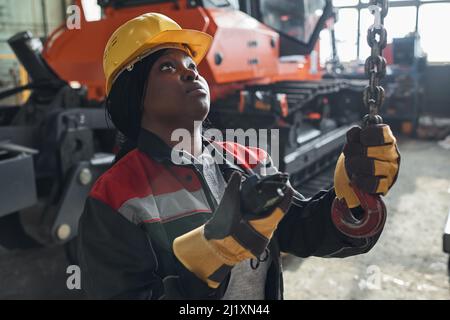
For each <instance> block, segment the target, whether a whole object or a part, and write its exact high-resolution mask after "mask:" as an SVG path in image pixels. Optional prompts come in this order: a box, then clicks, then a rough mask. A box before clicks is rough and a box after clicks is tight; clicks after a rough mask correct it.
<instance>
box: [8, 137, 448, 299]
mask: <svg viewBox="0 0 450 320" xmlns="http://www.w3.org/2000/svg"><path fill="white" fill-rule="evenodd" d="M400 151H401V154H402V166H401V170H400V177H399V179H398V182H397V184H396V185H395V187H394V188H393V189H392V191H391V192H390V194H389V196H388V197H387V198H386V205H387V208H388V213H389V218H388V221H387V225H386V228H385V230H384V233H383V234H382V236H381V238H380V240H379V242H378V243H377V245H376V246H375V247H374V248H373V249H372V251H370V252H369V253H368V254H366V255H362V256H357V257H350V258H346V259H320V258H309V259H298V258H295V257H292V256H288V257H285V258H284V262H285V263H284V269H285V297H286V299H450V289H449V282H448V278H447V259H448V256H447V255H446V254H444V253H443V252H442V233H443V229H444V225H445V220H446V216H447V213H448V212H449V208H450V150H444V149H443V148H441V147H440V146H438V144H437V143H436V142H435V141H420V140H410V139H401V141H400ZM68 265H69V263H68V262H67V260H66V258H65V255H64V251H63V250H62V248H61V247H55V248H42V249H38V250H36V249H33V250H29V251H27V252H22V251H20V252H16V253H13V254H12V255H7V256H2V258H1V259H0V270H1V276H0V299H5V298H6V299H18V298H19V299H23V298H24V299H36V298H40V299H49V298H50V299H52V298H53V299H54V298H57V299H79V298H83V297H84V296H83V294H82V291H80V290H72V291H69V290H68V289H67V287H66V279H67V277H68V276H69V274H67V273H66V268H67V266H68Z"/></svg>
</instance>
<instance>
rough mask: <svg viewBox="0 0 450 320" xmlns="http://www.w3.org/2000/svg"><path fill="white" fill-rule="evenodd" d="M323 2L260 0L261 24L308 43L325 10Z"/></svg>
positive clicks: (322, 0) (313, 0)
mask: <svg viewBox="0 0 450 320" xmlns="http://www.w3.org/2000/svg"><path fill="white" fill-rule="evenodd" d="M325 5H326V1H325V0H294V1H293V0H261V2H260V12H261V17H262V22H263V23H265V24H267V25H268V26H270V27H272V28H273V29H275V30H277V31H280V32H282V33H284V34H286V35H288V36H291V37H293V38H295V39H297V40H299V41H301V42H304V43H308V42H309V40H310V38H311V36H312V34H313V32H314V30H315V28H316V26H317V23H318V22H319V19H320V17H321V16H322V14H323V10H324V8H325Z"/></svg>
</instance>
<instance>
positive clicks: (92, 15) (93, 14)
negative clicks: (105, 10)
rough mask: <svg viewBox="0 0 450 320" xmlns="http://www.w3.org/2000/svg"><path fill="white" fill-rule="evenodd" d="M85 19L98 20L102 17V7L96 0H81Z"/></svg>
mask: <svg viewBox="0 0 450 320" xmlns="http://www.w3.org/2000/svg"><path fill="white" fill-rule="evenodd" d="M81 4H82V6H83V12H84V16H85V18H86V21H98V20H100V19H101V18H102V8H101V7H100V6H99V5H98V4H97V0H81Z"/></svg>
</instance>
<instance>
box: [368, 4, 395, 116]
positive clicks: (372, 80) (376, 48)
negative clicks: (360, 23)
mask: <svg viewBox="0 0 450 320" xmlns="http://www.w3.org/2000/svg"><path fill="white" fill-rule="evenodd" d="M369 10H370V11H371V13H372V14H373V15H374V17H375V22H374V24H373V25H371V26H370V27H369V30H368V31H367V43H368V44H369V46H370V48H371V54H370V56H369V57H368V58H367V59H366V63H365V72H366V75H367V77H368V78H369V85H368V86H367V87H366V88H365V89H364V94H363V99H364V104H365V105H366V106H367V107H368V109H369V114H367V115H366V116H365V117H364V120H363V121H364V123H365V124H366V125H367V124H378V123H381V122H382V121H383V119H382V118H381V117H380V116H379V115H378V111H379V109H380V108H381V106H382V105H383V102H384V97H385V92H384V89H383V87H382V86H381V85H380V82H381V79H382V78H384V76H385V75H386V64H387V63H386V59H385V58H384V57H383V49H384V48H386V45H387V31H386V29H385V28H384V25H383V23H384V18H385V17H386V15H387V14H388V11H389V1H388V0H371V1H370V3H369Z"/></svg>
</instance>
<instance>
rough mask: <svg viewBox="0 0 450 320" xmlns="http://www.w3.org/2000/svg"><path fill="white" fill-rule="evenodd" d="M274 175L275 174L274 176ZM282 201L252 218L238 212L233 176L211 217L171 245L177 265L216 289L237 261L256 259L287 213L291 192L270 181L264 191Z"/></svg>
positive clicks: (236, 180) (238, 194) (238, 195)
mask: <svg viewBox="0 0 450 320" xmlns="http://www.w3.org/2000/svg"><path fill="white" fill-rule="evenodd" d="M274 176H276V175H274ZM267 189H269V190H268V191H269V193H275V194H276V193H277V191H279V190H278V189H280V190H282V195H283V196H282V198H280V201H279V202H278V204H274V206H271V207H270V209H269V210H267V211H265V212H262V213H261V214H258V215H254V214H248V213H247V212H245V213H244V212H242V207H241V204H242V203H241V175H240V174H239V173H233V175H232V176H231V178H230V181H229V182H228V185H227V187H226V189H225V193H224V195H223V198H222V200H221V202H220V204H219V207H218V208H217V210H216V211H215V212H214V214H213V217H212V218H211V219H210V220H209V221H208V222H207V223H206V224H204V225H202V226H201V227H199V228H197V229H194V230H192V231H190V232H188V233H186V234H184V235H182V236H180V237H178V238H176V239H175V240H174V242H173V251H174V253H175V256H176V257H177V258H178V260H180V262H181V263H182V264H183V265H184V266H185V267H186V268H187V269H188V270H189V271H190V272H192V273H194V274H195V275H196V276H197V277H198V278H200V279H202V280H203V281H205V282H206V283H207V284H208V286H209V287H211V288H217V287H218V286H219V285H220V283H221V282H222V281H223V280H224V279H225V278H226V276H227V274H228V273H229V272H230V271H231V269H232V267H233V266H234V265H235V264H237V263H238V262H240V261H242V260H246V259H250V258H258V257H259V256H260V255H261V254H262V253H263V252H264V251H265V249H266V247H267V245H268V243H269V240H270V239H271V238H272V235H273V233H274V231H275V229H276V228H277V226H278V223H279V222H280V220H281V219H282V218H283V216H284V214H285V213H286V212H287V211H288V209H289V207H290V205H291V202H292V195H293V190H292V189H291V187H289V186H288V185H287V184H286V183H284V182H277V181H276V177H275V180H273V179H272V180H271V182H270V183H268V184H265V191H267Z"/></svg>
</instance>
